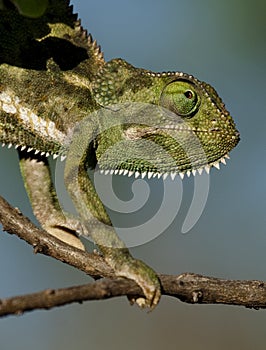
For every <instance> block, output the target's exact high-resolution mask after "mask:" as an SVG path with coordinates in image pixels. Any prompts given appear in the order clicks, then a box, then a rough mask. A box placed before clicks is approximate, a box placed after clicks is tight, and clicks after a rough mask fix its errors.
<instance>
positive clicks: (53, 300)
mask: <svg viewBox="0 0 266 350" xmlns="http://www.w3.org/2000/svg"><path fill="white" fill-rule="evenodd" d="M0 222H2V225H3V228H4V230H5V231H7V232H9V233H10V234H16V235H17V236H19V237H20V238H22V239H23V240H25V241H26V242H28V243H29V244H31V245H32V246H33V247H34V251H35V252H38V253H42V254H46V255H49V256H52V257H54V258H56V259H58V260H61V261H63V262H65V263H67V264H70V265H72V266H75V267H76V268H78V269H80V270H82V271H84V272H86V273H87V274H89V275H91V276H93V277H100V276H101V277H109V278H105V279H101V280H99V281H96V282H93V283H91V284H87V285H83V286H76V287H70V288H64V289H58V290H51V289H50V290H45V291H41V292H38V293H34V294H28V295H24V296H17V297H13V298H8V299H3V300H0V316H6V315H11V314H21V313H23V312H25V311H30V310H35V309H50V308H52V307H55V306H62V305H66V304H69V303H72V302H82V301H86V300H103V299H107V298H113V297H118V296H131V297H132V296H143V295H142V291H141V289H140V288H139V287H138V286H137V285H136V284H135V282H133V281H130V280H126V279H121V278H116V276H115V274H114V272H113V271H112V270H111V269H110V268H109V266H108V265H107V264H106V263H105V261H104V260H103V259H102V258H101V257H100V256H98V255H97V254H89V253H87V252H83V251H81V250H78V249H76V248H73V247H71V246H69V245H67V244H65V243H63V242H61V241H60V240H58V239H56V238H54V237H52V236H50V235H49V234H47V233H46V232H45V231H43V230H41V229H38V228H36V227H35V226H34V225H33V224H32V223H31V222H30V221H29V220H28V219H27V218H25V217H24V216H23V215H22V214H21V213H20V212H19V211H18V210H17V209H14V208H12V207H11V206H10V205H9V204H8V203H7V202H6V201H5V200H4V199H3V198H1V197H0ZM110 278H112V279H110ZM159 278H160V281H161V285H162V294H163V295H168V296H172V297H175V298H178V299H179V300H181V301H183V302H187V303H198V304H227V305H239V306H245V307H250V308H256V309H259V308H266V284H265V283H264V282H262V281H239V280H225V279H219V278H214V277H205V276H201V275H197V274H193V273H183V274H181V275H178V276H172V275H159Z"/></svg>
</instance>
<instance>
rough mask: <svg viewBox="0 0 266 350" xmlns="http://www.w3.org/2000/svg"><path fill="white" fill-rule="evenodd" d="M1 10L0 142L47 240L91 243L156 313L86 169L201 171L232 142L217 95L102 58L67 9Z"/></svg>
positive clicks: (149, 286) (148, 286)
mask: <svg viewBox="0 0 266 350" xmlns="http://www.w3.org/2000/svg"><path fill="white" fill-rule="evenodd" d="M3 4H4V5H5V6H4V8H3V9H1V10H0V32H1V35H0V142H1V143H2V145H7V146H8V147H11V146H14V147H16V148H17V149H18V152H19V157H20V167H21V172H22V175H23V178H24V182H25V187H26V190H27V192H28V195H29V198H30V201H31V204H32V208H33V211H34V214H35V216H36V217H37V219H38V220H39V222H40V224H41V225H42V227H43V228H44V229H45V230H46V231H47V232H49V233H50V234H52V235H55V236H57V237H58V238H60V239H62V240H64V241H67V242H69V244H72V245H75V246H78V247H80V249H83V246H82V243H79V242H80V241H79V238H78V234H80V233H81V234H84V235H89V236H91V237H92V239H93V240H94V241H95V243H96V244H97V245H98V247H99V249H100V251H101V252H102V254H103V256H104V258H105V259H106V261H107V263H108V264H109V265H110V266H111V267H112V268H113V269H114V270H115V272H116V274H117V276H123V277H127V278H130V279H133V280H134V281H136V283H138V284H139V285H140V287H141V288H142V290H143V292H144V295H145V300H144V299H142V302H143V305H144V306H149V307H154V306H155V305H156V304H157V303H158V301H159V299H160V295H161V293H160V283H159V280H158V278H157V276H156V274H155V272H153V270H152V269H151V268H150V267H148V266H147V265H146V264H144V263H143V262H142V261H140V260H136V259H134V258H133V257H132V256H131V255H130V253H129V251H128V249H127V248H126V246H125V245H124V243H123V242H121V240H120V239H119V238H118V236H117V235H116V233H115V231H114V229H113V228H112V223H111V220H110V218H109V216H108V214H107V212H106V210H105V208H104V206H103V204H102V202H101V200H100V198H99V197H98V195H97V193H96V191H95V188H94V186H93V183H92V181H91V180H90V177H89V176H88V168H91V169H95V167H96V165H97V164H98V165H97V166H98V167H99V168H100V170H102V171H103V172H105V173H106V174H107V173H110V174H117V173H118V174H123V175H128V176H131V175H134V176H135V177H138V176H142V177H145V176H147V177H148V178H150V177H152V176H153V177H155V176H157V177H160V176H163V177H164V178H165V177H166V176H167V175H171V176H172V178H174V177H175V175H176V174H179V175H180V176H181V177H182V178H183V177H184V175H185V174H187V175H190V174H191V173H192V174H193V175H195V173H196V172H197V171H198V172H199V173H201V172H202V170H203V169H205V170H206V171H207V172H209V169H210V168H211V167H212V166H216V167H219V163H220V162H223V163H225V158H226V157H228V153H229V152H230V151H231V150H232V148H234V147H235V146H236V145H237V143H238V141H239V133H238V131H237V130H236V128H235V124H234V122H233V119H232V117H231V116H230V115H229V113H228V111H227V110H226V109H225V106H224V104H223V102H222V100H221V99H220V97H219V96H218V95H217V93H216V91H215V90H214V89H213V88H212V87H211V86H210V85H208V84H206V83H204V82H201V81H199V80H198V79H196V78H194V77H193V76H191V75H188V74H185V73H182V72H169V73H153V72H151V71H148V70H145V69H139V68H135V67H133V66H132V65H130V64H129V63H127V62H125V61H124V60H122V59H113V60H111V61H109V62H105V60H104V57H103V54H102V52H101V50H100V47H99V46H98V45H97V43H96V41H94V40H93V39H92V37H91V35H88V34H87V32H86V31H85V30H83V28H82V27H81V25H80V21H79V20H77V16H76V15H75V14H73V9H72V6H69V1H67V0H50V1H49V2H48V7H47V9H46V11H45V13H44V14H43V15H42V16H40V17H37V18H30V17H27V16H23V15H21V14H20V13H19V11H18V10H17V8H16V7H15V6H14V5H13V4H12V3H10V2H8V1H4V2H3ZM112 106H116V107H115V108H113V107H112ZM117 106H121V107H120V109H119V107H118V108H117ZM154 108H156V110H155V109H154ZM108 111H110V113H111V114H110V115H111V117H110V118H108ZM167 111H168V112H167ZM105 112H107V114H105ZM106 116H107V117H106ZM128 116H129V117H128ZM114 121H115V124H114V123H113V122H114ZM110 122H111V124H110ZM112 123H113V124H112ZM77 125H78V126H79V127H78V128H77ZM119 142H120V147H118V149H116V150H114V151H112V146H113V145H115V144H116V143H119ZM108 149H111V151H110V152H109V153H108ZM165 154H167V155H169V159H170V160H169V161H168V160H167V159H168V158H167V157H165ZM50 155H51V156H54V158H55V157H57V156H62V157H66V165H65V173H64V177H65V179H64V180H65V184H66V188H67V189H68V192H69V194H70V196H71V198H72V200H73V202H74V204H75V207H76V209H77V213H78V217H77V218H74V217H70V216H68V215H66V214H65V213H64V212H63V211H62V209H61V208H60V205H59V202H58V199H57V197H56V193H55V189H54V187H53V181H52V180H51V174H50V169H49V163H48V160H47V157H48V156H50ZM144 155H145V157H144ZM140 303H141V301H140V302H139V304H140Z"/></svg>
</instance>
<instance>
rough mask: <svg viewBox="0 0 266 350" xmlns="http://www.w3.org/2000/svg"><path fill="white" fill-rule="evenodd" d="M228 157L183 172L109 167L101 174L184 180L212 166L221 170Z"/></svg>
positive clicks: (226, 155) (208, 169)
mask: <svg viewBox="0 0 266 350" xmlns="http://www.w3.org/2000/svg"><path fill="white" fill-rule="evenodd" d="M226 159H230V157H229V155H228V154H225V155H224V156H223V157H221V158H220V159H218V160H217V161H215V162H212V163H210V164H207V165H205V166H202V167H199V168H197V169H192V170H186V171H183V172H165V173H160V172H152V171H144V172H139V171H132V170H127V169H115V170H113V169H107V170H103V169H100V174H103V175H123V176H128V177H131V176H134V177H135V179H137V178H141V179H144V178H148V179H151V178H158V179H160V178H162V179H163V180H165V179H166V178H167V177H170V178H171V179H172V180H174V179H175V177H176V176H177V175H178V176H180V178H181V179H182V180H183V179H184V177H185V175H186V176H187V177H190V175H193V176H195V175H196V174H199V175H201V174H202V173H203V171H205V172H206V173H207V174H209V173H210V170H211V168H213V167H214V168H216V169H218V170H220V164H224V165H226Z"/></svg>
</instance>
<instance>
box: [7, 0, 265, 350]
mask: <svg viewBox="0 0 266 350" xmlns="http://www.w3.org/2000/svg"><path fill="white" fill-rule="evenodd" d="M73 2H74V8H75V11H76V12H78V13H79V16H80V17H81V19H82V23H83V26H84V27H85V28H87V29H88V30H89V31H91V32H92V34H93V36H94V37H95V38H97V41H98V42H99V43H100V44H101V46H102V48H103V50H104V52H105V58H106V59H107V60H109V59H111V58H113V57H122V58H124V59H126V60H127V61H128V62H130V63H132V64H133V65H135V66H137V67H144V68H147V69H151V70H154V71H164V70H178V71H185V72H188V73H190V74H193V75H195V76H197V77H198V78H199V79H201V80H204V81H207V82H209V83H211V84H212V85H213V86H214V87H215V88H216V89H217V91H218V92H219V94H220V95H221V96H222V98H223V100H224V101H225V102H226V106H227V108H228V110H229V111H230V112H231V114H232V115H233V117H234V119H235V121H236V124H237V126H238V129H239V130H240V132H241V142H240V144H239V145H238V147H237V148H236V149H235V150H234V151H233V152H232V154H231V158H232V160H231V161H230V162H229V164H228V165H227V166H226V167H223V168H222V170H221V171H217V170H213V171H212V174H211V188H210V193H209V197H208V201H207V205H206V207H205V210H204V212H203V214H202V216H201V218H200V220H199V221H198V223H197V224H196V225H195V226H194V228H193V229H192V230H191V231H190V232H189V233H188V234H186V235H183V234H181V227H182V222H183V221H182V220H183V219H184V217H185V214H186V211H187V206H188V205H189V203H190V200H191V188H192V180H191V179H187V180H185V181H184V201H183V203H182V207H181V211H180V213H179V215H178V217H177V218H176V220H175V221H174V222H173V223H172V225H171V226H170V227H169V228H168V229H167V230H166V231H165V232H164V233H163V234H161V235H160V236H159V237H158V238H157V239H155V240H153V241H151V242H150V243H148V244H145V245H143V246H139V247H137V248H134V249H132V253H133V255H134V256H136V257H139V258H142V259H143V260H145V261H146V262H147V263H148V264H150V265H151V266H153V267H154V269H155V270H156V271H158V272H163V273H170V274H178V273H181V272H186V271H190V272H195V273H201V274H205V275H211V276H216V277H222V278H230V279H261V280H266V255H265V251H266V228H265V226H266V225H265V223H266V222H265V210H266V205H265V204H266V193H265V172H266V162H265V158H266V141H265V129H266V128H265V126H266V122H265V119H266V113H265V112H266V108H265V79H266V70H265V55H266V44H265V32H266V21H265V13H266V3H265V1H260V0H253V1H240V0H233V1H230V2H229V1H211V0H201V1H197V0H189V1H182V0H178V1H176V0H175V1H174V0H164V1H158V0H153V1H152V0H141V1H140V0H135V1H134V2H133V1H126V0H123V1H122V0H113V1H107V0H98V1H92V0H90V1H82V0H74V1H73ZM0 157H1V165H0V171H1V172H0V193H1V195H3V196H4V197H5V198H6V199H7V200H9V202H11V203H12V204H13V205H15V206H17V207H19V208H20V209H21V211H22V212H23V213H25V214H26V215H28V216H29V217H31V218H32V219H33V216H32V212H31V209H30V205H29V202H28V200H27V197H26V194H25V191H24V188H23V184H22V180H21V177H20V174H19V169H18V163H17V155H16V152H15V151H14V150H7V149H5V148H3V149H2V148H1V149H0ZM121 181H122V182H123V180H121ZM122 185H123V183H122ZM122 185H121V186H122ZM171 186H173V193H175V184H174V182H173V183H172V185H171ZM33 220H34V219H33ZM0 276H1V277H0V278H1V284H0V296H1V298H3V297H8V296H13V295H18V294H22V293H29V292H33V291H39V290H41V289H45V288H56V287H64V286H70V285H75V284H80V283H86V282H87V281H88V277H86V276H85V275H84V274H83V273H81V272H79V271H76V270H75V269H73V268H71V267H68V266H66V265H64V264H62V263H60V262H57V261H54V260H53V259H51V258H48V257H44V256H41V255H37V256H36V255H34V254H33V249H32V248H31V247H30V246H28V245H27V244H25V243H24V242H22V241H20V240H19V239H18V238H17V237H15V236H10V235H8V234H6V233H2V232H1V235H0ZM265 329H266V311H263V310H262V311H255V310H249V309H244V308H240V307H233V306H215V305H188V304H183V303H181V302H179V301H177V300H175V299H173V298H169V297H163V298H162V300H161V303H160V305H159V306H158V307H157V309H156V310H154V312H152V313H149V314H148V313H146V312H145V311H141V310H139V309H138V308H137V307H130V306H129V304H128V302H127V300H126V299H125V298H120V299H113V300H109V301H103V302H87V303H83V304H82V305H79V304H74V305H70V306H66V307H64V308H58V309H54V310H52V311H35V312H32V313H27V314H25V315H24V316H20V317H14V316H12V317H8V318H4V319H1V320H0V348H1V350H14V349H20V350H24V349H25V350H26V349H27V350H29V349H36V348H38V349H39V350H44V349H48V348H49V349H57V350H60V349H64V350H68V349H73V348H74V349H105V348H107V347H108V348H109V349H110V350H111V349H129V350H131V349H132V350H133V349H136V348H138V349H141V350H142V349H148V348H149V349H151V348H152V349H154V350H156V349H161V348H164V349H175V348H184V349H195V348H197V349H198V350H203V349H204V350H208V349H216V350H222V349H227V350H231V349H240V348H241V349H244V350H245V349H251V348H253V349H264V348H265Z"/></svg>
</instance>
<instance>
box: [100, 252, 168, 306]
mask: <svg viewBox="0 0 266 350" xmlns="http://www.w3.org/2000/svg"><path fill="white" fill-rule="evenodd" d="M115 255H116V256H115V258H114V256H112V257H111V258H110V257H108V258H107V259H106V261H107V263H108V264H109V265H110V266H111V267H112V268H113V269H114V270H115V273H116V275H117V276H118V277H126V278H129V279H131V280H133V281H135V282H136V283H137V284H138V285H139V286H140V288H141V289H142V291H143V293H144V296H145V298H143V297H136V298H135V297H130V298H129V300H130V302H131V303H136V304H137V305H138V306H140V307H142V308H144V307H148V308H150V309H153V308H154V307H155V306H156V305H157V304H158V303H159V300H160V297H161V285H160V281H159V279H158V276H157V275H156V273H155V272H154V271H153V270H152V269H151V268H150V267H149V266H147V265H146V264H145V263H144V262H143V261H141V260H137V259H134V258H133V257H132V256H131V255H130V254H129V252H128V251H127V250H124V249H122V250H119V251H118V252H116V254H115Z"/></svg>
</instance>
